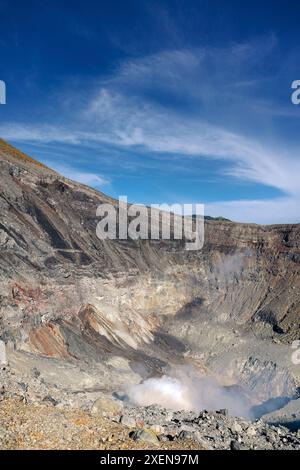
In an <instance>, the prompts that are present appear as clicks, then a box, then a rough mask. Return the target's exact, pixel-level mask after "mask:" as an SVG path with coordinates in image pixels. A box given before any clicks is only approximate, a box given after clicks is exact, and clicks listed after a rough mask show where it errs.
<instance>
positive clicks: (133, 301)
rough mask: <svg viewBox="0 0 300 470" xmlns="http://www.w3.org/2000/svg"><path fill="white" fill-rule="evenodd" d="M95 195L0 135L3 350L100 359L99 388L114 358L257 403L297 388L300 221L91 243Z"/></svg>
mask: <svg viewBox="0 0 300 470" xmlns="http://www.w3.org/2000/svg"><path fill="white" fill-rule="evenodd" d="M103 202H110V203H113V204H116V202H115V201H113V200H112V199H111V198H109V197H107V196H105V195H104V194H102V193H99V192H97V191H95V190H93V189H90V188H87V187H85V186H83V185H80V184H78V183H75V182H72V181H70V180H67V179H65V178H63V177H62V176H60V175H59V174H57V173H55V172H54V171H52V170H50V169H48V168H46V167H44V166H43V165H41V164H39V163H38V162H35V161H34V160H32V159H30V158H29V157H27V156H26V155H24V154H22V153H20V152H18V151H17V150H16V149H14V148H12V147H10V146H9V145H8V144H6V143H5V142H4V141H0V211H1V218H0V255H1V257H0V336H1V337H2V339H3V340H4V341H5V342H6V343H7V344H8V345H9V347H10V348H11V350H13V348H15V349H17V350H18V351H24V353H25V352H26V354H27V353H34V354H38V355H40V356H41V357H45V358H52V359H55V360H61V361H71V362H72V361H77V362H78V363H81V364H82V367H83V368H84V369H86V368H87V367H88V366H87V364H100V363H101V364H102V365H103V367H106V369H105V370H106V371H107V377H108V378H107V379H106V382H105V387H106V388H109V380H111V383H114V384H115V383H118V378H119V377H120V374H119V370H120V367H119V368H118V366H116V365H115V364H120V359H122V360H123V361H125V362H126V364H127V367H128V371H130V374H131V375H130V374H129V372H128V371H127V372H126V371H125V372H124V371H123V372H124V374H125V375H126V374H129V375H128V377H129V376H130V377H131V378H132V377H135V376H136V375H137V376H138V377H140V379H142V378H147V377H149V376H151V375H153V374H157V375H160V374H162V373H163V372H164V371H165V370H172V368H176V367H178V366H182V365H186V364H188V365H189V367H194V368H195V369H197V371H199V370H200V371H202V372H203V373H212V374H213V375H214V376H216V377H219V378H220V380H222V382H223V383H225V384H226V385H228V386H232V385H234V384H236V383H238V384H240V385H242V386H243V387H246V388H247V390H250V391H252V392H253V393H254V395H255V396H256V399H257V405H259V404H260V403H262V402H264V401H267V400H269V399H271V398H272V397H274V396H288V397H291V396H293V394H294V393H295V390H296V388H297V386H298V385H299V371H298V369H297V368H296V367H294V365H293V363H292V361H291V359H290V356H291V354H290V343H291V342H292V341H293V340H296V339H299V330H300V329H299V325H300V323H299V322H300V316H299V313H300V312H299V308H300V307H299V306H300V303H299V292H300V290H299V287H300V276H299V260H300V236H299V235H300V227H299V225H280V226H279V225H278V226H268V227H265V226H257V225H249V224H236V223H231V222H214V221H208V222H206V223H205V244H204V248H203V249H202V250H201V251H194V252H188V251H185V250H184V249H183V245H182V243H181V242H178V241H166V240H164V241H132V240H126V241H118V240H115V241H105V242H104V241H100V240H99V239H98V238H97V236H96V224H97V218H96V209H97V207H98V205H99V204H100V203H103ZM275 341H276V343H275ZM113 358H115V362H114V365H112V364H113V362H110V361H111V360H112V359H113ZM62 363H63V362H62ZM43 364H44V363H43ZM89 369H91V367H90V366H89ZM124 370H125V369H124ZM123 372H122V374H123ZM89 373H90V374H92V372H91V371H90V372H89ZM109 377H110V379H109ZM103 380H104V379H103ZM130 380H131V379H130ZM119 383H120V384H121V383H123V382H122V380H121V379H120V381H119Z"/></svg>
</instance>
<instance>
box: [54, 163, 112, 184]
mask: <svg viewBox="0 0 300 470" xmlns="http://www.w3.org/2000/svg"><path fill="white" fill-rule="evenodd" d="M46 164H47V165H48V166H49V167H51V168H53V169H54V170H56V171H57V172H58V173H61V174H63V175H64V176H65V177H66V178H69V179H70V180H73V181H77V182H79V183H82V184H86V185H88V186H95V187H98V188H102V187H103V186H106V185H108V184H110V180H108V179H107V178H104V177H103V176H102V175H98V174H95V173H89V172H84V171H78V170H76V169H74V168H72V167H70V166H68V165H62V164H59V163H56V162H53V161H47V162H46Z"/></svg>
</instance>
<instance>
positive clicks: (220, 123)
mask: <svg viewBox="0 0 300 470" xmlns="http://www.w3.org/2000/svg"><path fill="white" fill-rule="evenodd" d="M274 47H276V38H275V37H274V36H269V37H267V38H264V41H263V44H262V43H261V42H256V41H254V42H253V43H249V44H240V45H238V44H237V45H233V46H232V47H230V48H227V49H214V48H197V49H179V50H171V51H162V52H160V53H157V54H153V55H149V56H146V57H143V58H140V59H131V60H126V61H124V62H123V63H122V64H120V66H119V67H118V68H117V69H116V71H115V73H114V74H113V75H112V76H110V77H105V78H104V79H101V80H99V83H98V84H97V86H96V87H93V89H92V90H91V92H90V93H89V96H88V98H87V99H86V100H85V104H84V105H82V106H80V107H79V106H78V104H77V100H76V96H72V95H69V96H68V100H66V101H67V102H68V103H69V108H67V109H66V108H64V116H63V117H64V119H63V120H62V118H60V123H61V122H62V121H63V124H60V125H59V126H58V125H56V123H55V121H52V122H50V123H43V124H42V125H40V124H38V123H32V124H31V125H28V124H26V125H23V124H22V123H21V124H20V123H19V124H16V123H7V124H5V125H2V126H1V127H0V133H1V134H2V135H3V136H4V137H6V138H8V139H11V140H25V141H31V142H62V143H69V144H73V145H78V144H82V143H84V144H85V145H88V144H89V143H90V144H92V145H95V144H101V143H105V144H113V145H116V146H119V147H120V148H126V149H130V148H134V149H135V150H136V149H139V148H140V149H145V150H147V151H148V152H155V153H158V152H159V153H166V154H169V155H174V157H178V156H180V157H181V158H182V160H183V162H184V161H185V160H186V159H189V164H190V165H192V164H193V159H195V158H206V159H212V160H222V161H226V162H229V164H230V169H229V170H228V171H227V175H230V176H231V177H232V176H233V177H235V178H237V179H239V180H242V181H252V182H256V183H261V184H264V185H268V186H272V187H274V188H277V189H279V190H281V191H282V192H284V193H285V194H286V198H281V199H280V200H277V201H276V200H274V201H271V202H268V201H267V202H265V201H251V202H249V201H232V202H231V203H222V202H221V203H219V204H218V205H216V206H210V210H211V211H212V212H215V211H220V212H219V213H222V215H228V214H227V212H228V213H229V212H230V214H229V215H230V216H231V217H236V218H238V219H239V220H241V218H244V216H245V217H248V218H249V220H250V219H251V220H252V219H253V220H254V215H255V216H256V220H257V221H263V220H269V219H270V221H272V220H274V218H275V215H276V209H275V207H276V204H277V209H278V207H280V208H281V209H282V210H285V213H286V214H289V215H290V219H293V217H294V216H295V217H296V214H297V213H298V209H297V207H296V206H297V203H298V201H299V198H300V189H299V181H298V180H299V177H298V175H299V171H300V160H299V153H298V150H296V149H295V148H293V147H292V145H288V146H287V145H286V141H284V142H281V141H280V138H275V137H274V133H272V138H270V135H269V134H268V136H267V137H265V136H264V134H263V125H264V118H261V115H264V114H265V113H264V112H262V111H261V106H260V103H261V102H262V98H261V96H260V91H261V90H260V87H261V86H262V83H263V82H264V81H265V80H266V77H265V76H263V73H260V71H262V70H263V65H264V63H265V61H266V60H267V57H268V55H269V54H270V53H272V51H273V49H274ZM254 72H255V73H254ZM257 72H258V73H257ZM245 90H246V91H245ZM266 103H268V102H267V101H266ZM266 106H268V108H267V109H268V110H269V112H270V113H271V109H272V108H271V104H270V105H269V104H267V105H266ZM74 111H75V112H74ZM278 113H280V109H279V110H277V111H276V109H274V115H275V116H276V115H278ZM299 118H300V116H299ZM268 125H270V123H269V124H268ZM184 164H185V163H183V165H184ZM56 169H58V167H57V165H56ZM61 171H62V172H63V173H64V174H66V172H68V170H67V169H66V168H61ZM70 171H71V170H70ZM73 176H74V177H73V179H77V180H80V181H82V182H85V183H86V184H91V183H93V182H95V181H96V182H97V181H98V182H99V185H101V184H105V181H104V180H103V181H102V180H101V178H102V177H101V176H99V177H98V176H96V177H95V175H93V174H90V173H86V174H82V173H77V175H76V171H75V172H74V171H73ZM223 176H224V178H226V174H224V175H223ZM79 178H80V179H79ZM95 178H96V179H95ZM97 178H100V180H97ZM266 204H267V205H266ZM278 204H279V206H278ZM266 210H268V213H269V214H270V216H269V217H267V216H266V214H265V212H266ZM222 211H223V212H222ZM252 213H253V217H252V215H251V214H252ZM232 214H233V215H232ZM246 214H247V215H246ZM260 214H261V216H260ZM271 214H272V215H271ZM277 215H278V214H277ZM273 217H274V218H273ZM277 219H278V217H277ZM245 220H246V218H245Z"/></svg>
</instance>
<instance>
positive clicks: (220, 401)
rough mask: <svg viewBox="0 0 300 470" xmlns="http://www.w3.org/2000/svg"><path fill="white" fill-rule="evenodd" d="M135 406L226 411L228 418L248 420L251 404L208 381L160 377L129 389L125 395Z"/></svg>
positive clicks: (237, 391) (231, 390)
mask: <svg viewBox="0 0 300 470" xmlns="http://www.w3.org/2000/svg"><path fill="white" fill-rule="evenodd" d="M128 396H129V399H130V401H131V402H132V403H134V404H135V405H140V406H148V405H154V404H157V405H160V406H163V407H164V408H168V409H173V410H192V411H196V412H199V411H201V410H209V411H212V410H219V409H221V408H226V409H228V411H229V414H230V415H232V416H243V417H245V418H252V415H251V411H250V409H251V402H250V400H248V399H247V397H246V396H245V395H244V394H243V392H242V391H241V390H240V389H239V388H237V389H235V388H232V387H224V386H222V385H220V384H219V383H218V382H217V381H216V380H215V379H213V378H212V377H192V378H191V377H189V376H188V375H186V376H183V375H182V374H181V376H180V378H176V377H169V376H166V375H164V376H162V377H160V378H151V379H148V380H145V381H144V382H142V383H140V384H138V385H133V386H132V387H130V389H129V391H128Z"/></svg>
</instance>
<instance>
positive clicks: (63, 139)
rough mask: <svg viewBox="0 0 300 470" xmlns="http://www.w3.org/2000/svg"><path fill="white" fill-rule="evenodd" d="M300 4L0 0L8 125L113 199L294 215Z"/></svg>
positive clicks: (3, 110) (26, 144) (237, 215)
mask: <svg viewBox="0 0 300 470" xmlns="http://www.w3.org/2000/svg"><path fill="white" fill-rule="evenodd" d="M262 3H263V4H262ZM299 14H300V4H299V3H298V2H296V1H294V0H285V1H281V0H269V1H265V2H258V1H255V0H254V1H251V2H250V1H243V2H242V1H238V0H236V1H233V0H226V1H225V0H205V1H204V0H197V1H191V0H186V1H178V0H172V1H164V0H160V1H150V0H148V1H143V0H135V1H133V0H123V1H114V0H111V1H110V2H108V1H91V0H85V1H76V0H75V1H74V0H73V1H56V0H52V1H51V2H47V3H45V2H42V1H33V0H27V1H26V2H24V1H18V0H13V1H7V0H0V58H1V61H0V79H1V80H4V81H5V82H6V86H7V104H6V105H5V106H3V105H1V106H0V135H1V136H2V137H3V138H5V139H7V140H9V141H10V142H11V143H13V144H15V145H16V146H18V147H19V148H21V149H22V150H23V151H25V152H27V153H29V154H30V155H32V156H34V157H36V158H37V159H39V160H41V161H42V162H44V163H46V164H47V165H49V166H51V167H53V168H55V169H57V170H58V171H60V172H61V173H63V174H64V175H65V176H67V177H70V178H72V179H75V180H77V181H81V182H83V183H85V184H89V185H91V186H94V187H95V188H97V189H99V190H102V191H103V192H105V193H107V194H109V195H112V196H114V197H118V196H119V195H127V196H128V199H129V200H130V201H132V202H139V203H147V204H150V203H191V202H195V203H196V202H199V203H204V204H205V211H206V213H207V214H210V215H214V216H217V215H223V216H225V217H229V218H231V219H233V220H237V221H242V222H257V223H283V222H299V204H300V184H299V171H300V156H299V149H300V145H299V144H300V132H299V130H300V106H295V105H293V104H292V103H291V99H290V97H291V93H292V90H291V84H292V82H293V81H294V80H297V79H298V80H300V28H299Z"/></svg>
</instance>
